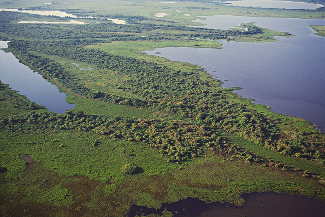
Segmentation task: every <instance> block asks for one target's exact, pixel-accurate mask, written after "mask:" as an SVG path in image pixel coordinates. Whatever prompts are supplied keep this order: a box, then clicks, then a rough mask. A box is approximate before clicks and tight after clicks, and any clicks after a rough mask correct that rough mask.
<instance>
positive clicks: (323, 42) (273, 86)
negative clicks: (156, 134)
mask: <svg viewBox="0 0 325 217" xmlns="http://www.w3.org/2000/svg"><path fill="white" fill-rule="evenodd" d="M204 18H205V20H202V21H200V22H201V23H203V24H205V26H204V27H207V28H214V29H226V28H230V27H234V26H238V25H240V24H241V23H248V22H256V25H257V26H260V27H264V28H268V29H271V30H276V31H281V32H289V33H291V34H293V35H294V36H293V37H279V41H278V42H267V43H248V42H233V41H230V42H227V41H222V43H223V49H208V48H186V47H181V48H158V49H155V50H153V51H146V53H147V54H150V55H157V56H161V57H165V58H168V59H170V60H174V61H182V62H189V63H192V64H196V65H199V66H202V67H203V68H204V69H205V70H206V71H207V72H208V73H209V74H211V75H212V76H213V77H215V78H217V79H218V80H221V81H223V82H224V84H223V86H224V87H235V86H239V87H242V88H243V89H242V90H239V91H236V93H238V94H239V95H241V96H243V97H245V98H253V99H255V102H256V103H259V104H264V105H267V106H270V107H271V109H272V110H273V111H275V112H277V113H280V114H285V115H291V116H298V117H301V118H304V119H306V120H309V121H312V122H314V123H316V125H318V126H320V127H321V128H322V131H324V130H325V55H324V51H325V37H321V36H317V35H315V32H314V30H312V28H311V27H310V25H325V20H322V19H319V20H311V19H310V20H309V19H293V18H266V17H240V16H230V15H216V16H211V17H204Z"/></svg>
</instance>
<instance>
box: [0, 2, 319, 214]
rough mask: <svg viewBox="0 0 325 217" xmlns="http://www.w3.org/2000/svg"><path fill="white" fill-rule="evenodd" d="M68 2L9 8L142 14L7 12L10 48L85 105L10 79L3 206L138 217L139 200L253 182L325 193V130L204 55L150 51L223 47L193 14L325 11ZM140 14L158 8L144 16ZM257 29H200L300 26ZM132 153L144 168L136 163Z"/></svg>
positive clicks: (203, 193) (229, 195) (227, 195)
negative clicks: (39, 99)
mask: <svg viewBox="0 0 325 217" xmlns="http://www.w3.org/2000/svg"><path fill="white" fill-rule="evenodd" d="M64 2H65V3H66V4H63V1H60V0H59V1H56V4H54V3H53V4H51V5H44V4H43V2H41V3H40V2H37V1H19V2H17V3H16V2H13V3H11V4H7V3H2V4H1V7H4V6H6V7H18V6H20V7H34V9H35V8H36V9H37V8H42V9H51V10H52V9H64V10H66V11H67V12H73V13H76V14H83V15H85V14H87V15H96V16H97V15H102V16H103V15H108V16H112V17H115V18H120V19H123V18H125V19H129V20H131V21H132V22H133V23H132V24H128V25H122V26H116V25H114V24H112V23H110V22H106V21H105V22H104V21H103V22H102V23H101V25H97V23H96V21H95V20H93V21H92V22H91V23H90V24H88V25H87V26H81V27H80V26H78V27H76V26H65V27H60V26H45V25H38V26H33V25H28V26H26V25H25V26H22V25H20V26H18V25H17V24H16V21H17V20H19V19H21V18H22V17H19V15H17V16H18V17H17V16H16V15H8V16H6V17H2V19H7V20H5V21H4V22H2V23H1V25H2V27H3V28H4V29H5V28H6V32H3V33H1V35H0V36H1V37H2V38H8V39H10V40H12V41H13V42H12V43H11V45H10V46H9V50H10V51H12V52H13V53H14V54H15V55H16V57H18V58H19V59H20V60H21V61H22V62H24V63H25V64H28V65H29V66H30V67H31V68H33V69H35V70H37V71H39V72H40V73H42V75H43V76H44V77H46V78H48V79H49V80H50V81H52V82H53V83H55V84H57V85H58V86H59V87H60V88H61V89H62V90H63V91H65V92H66V93H67V101H69V102H70V103H74V104H75V105H76V108H75V109H73V110H71V111H67V112H66V113H65V114H54V113H52V112H49V111H47V110H46V109H44V108H43V107H41V106H39V105H36V104H35V103H32V102H29V101H28V99H27V98H26V97H23V96H21V95H19V94H18V93H16V92H15V91H13V90H10V89H9V88H8V86H7V85H5V84H2V83H0V99H1V106H0V112H1V117H0V123H1V124H0V181H1V183H2V184H1V186H0V194H1V198H3V200H1V201H0V206H1V207H2V209H1V211H0V215H3V216H21V215H24V216H28V215H34V216H35V215H37V216H82V215H85V216H105V215H109V216H126V215H127V213H128V211H129V209H130V207H131V205H132V204H136V205H138V206H147V207H151V208H159V207H160V206H161V205H162V204H163V203H171V202H176V201H179V200H181V199H184V198H187V197H193V198H199V199H201V200H203V201H205V202H215V201H219V202H231V203H233V204H236V205H242V204H243V203H244V200H243V199H242V198H241V195H242V194H243V193H250V192H266V191H275V192H282V193H287V194H294V195H303V196H308V197H314V198H318V199H320V200H323V201H325V187H324V183H325V181H324V179H325V174H324V152H325V150H324V143H325V136H324V135H323V134H321V133H320V132H318V131H317V130H315V129H314V128H313V127H312V126H310V125H309V122H307V121H304V120H302V119H299V118H296V117H288V116H283V115H279V114H276V113H274V112H272V111H270V110H269V108H268V107H266V106H263V105H257V104H254V103H252V102H251V101H250V100H249V99H248V100H247V99H243V98H241V97H239V96H238V95H236V94H234V93H233V92H232V91H231V89H224V88H222V87H221V84H220V82H218V81H216V80H214V79H212V78H211V77H210V76H209V75H208V74H206V73H205V72H204V71H203V70H202V69H201V68H200V67H198V66H194V65H191V64H188V63H179V62H173V61H169V60H167V59H164V58H159V57H156V56H148V55H146V54H144V53H143V52H142V51H144V50H151V49H154V48H158V47H179V46H187V47H209V48H215V49H218V48H220V47H221V44H220V42H217V41H215V40H202V39H199V38H200V37H198V38H196V39H193V38H191V37H188V36H189V35H190V34H191V31H192V30H191V29H187V28H182V27H181V24H187V23H189V22H190V20H191V19H193V18H194V16H197V15H212V14H233V15H244V14H245V15H254V16H266V15H270V16H279V17H302V18H309V17H310V16H311V18H319V17H321V16H323V14H324V13H322V12H320V11H296V10H295V11H292V10H289V11H288V10H265V9H250V8H249V9H248V8H247V9H243V8H236V7H226V6H222V5H218V4H215V3H199V2H188V3H185V2H176V3H174V4H165V3H161V2H158V1H148V2H147V1H145V2H130V1H111V2H110V4H109V5H108V4H107V1H96V2H91V3H90V2H89V1H79V2H78V4H77V3H76V2H75V1H70V0H68V1H64ZM217 8H218V9H217ZM176 10H177V11H176ZM156 13H167V14H169V15H167V16H165V17H163V18H158V17H155V16H154V15H155V14H156ZM186 14H190V16H185V15H186ZM128 15H131V17H129V16H128ZM139 15H141V16H145V17H147V18H148V19H144V18H135V17H134V16H139ZM22 16H23V19H26V18H29V17H31V18H32V19H34V20H38V19H42V18H38V17H35V16H30V15H22ZM46 19H47V20H48V21H51V20H56V19H57V18H50V17H47V18H46ZM8 23H9V24H8ZM144 24H148V26H149V27H148V26H146V25H144ZM174 24H175V26H173V25H174ZM155 25H166V26H167V27H166V26H163V27H164V29H162V28H161V26H159V28H156V26H155ZM246 25H251V24H246ZM35 27H37V28H35ZM251 27H252V28H255V27H254V26H251ZM17 28H19V31H18V32H17V31H16V30H17ZM256 30H258V32H255V33H253V32H252V33H250V34H247V35H239V36H238V33H236V32H235V33H234V32H221V33H220V32H213V33H209V31H206V30H200V31H201V32H199V33H200V36H202V37H203V36H204V37H207V38H208V37H212V36H215V35H216V34H220V35H222V34H233V35H231V37H230V38H227V37H224V38H223V39H224V40H226V39H229V40H242V41H251V42H263V41H268V40H274V38H273V37H274V36H275V35H282V36H285V35H287V34H286V33H279V32H273V31H271V30H265V29H258V28H257V29H256ZM81 33H82V34H81ZM236 34H237V35H236ZM162 35H163V36H166V35H168V38H167V37H166V38H159V37H160V36H162ZM141 36H148V37H147V38H148V39H144V38H142V37H141ZM222 37H223V36H222ZM113 39H114V40H113ZM73 63H77V64H78V65H79V67H81V68H88V67H91V70H80V69H79V67H77V66H76V65H75V64H73ZM126 165H134V170H132V171H131V172H130V173H128V172H125V170H124V168H125V167H126Z"/></svg>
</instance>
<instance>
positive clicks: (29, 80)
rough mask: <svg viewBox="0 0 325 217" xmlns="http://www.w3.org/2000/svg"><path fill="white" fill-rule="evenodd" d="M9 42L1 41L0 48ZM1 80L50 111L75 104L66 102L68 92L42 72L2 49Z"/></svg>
mask: <svg viewBox="0 0 325 217" xmlns="http://www.w3.org/2000/svg"><path fill="white" fill-rule="evenodd" d="M6 47H7V42H4V41H0V48H6ZM0 80H1V81H2V83H5V84H9V87H10V88H11V89H13V90H16V91H18V92H19V93H20V94H21V95H25V96H26V97H27V98H28V99H29V100H30V101H32V102H36V103H37V104H39V105H43V106H45V107H46V108H47V109H48V110H49V111H52V112H56V113H61V114H62V113H64V112H65V111H66V110H69V109H73V108H74V105H73V104H69V103H67V102H66V100H65V98H66V94H65V93H63V92H60V91H59V89H58V87H57V86H55V85H53V84H51V83H50V82H48V81H47V80H45V79H44V78H43V77H42V76H41V75H40V74H38V73H37V72H34V71H32V70H31V69H30V68H28V67H27V66H25V65H24V64H22V63H20V62H19V61H18V59H16V57H15V56H14V55H13V54H12V53H6V52H5V51H3V50H1V49H0Z"/></svg>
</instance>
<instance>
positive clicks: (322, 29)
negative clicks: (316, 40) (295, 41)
mask: <svg viewBox="0 0 325 217" xmlns="http://www.w3.org/2000/svg"><path fill="white" fill-rule="evenodd" d="M311 27H312V28H313V29H314V30H315V31H316V32H317V33H316V34H317V35H320V36H325V26H311Z"/></svg>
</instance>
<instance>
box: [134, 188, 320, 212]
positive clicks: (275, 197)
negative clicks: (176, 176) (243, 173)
mask: <svg viewBox="0 0 325 217" xmlns="http://www.w3.org/2000/svg"><path fill="white" fill-rule="evenodd" d="M243 198H244V199H245V205H244V206H241V207H238V206H235V205H233V204H230V203H223V204H222V203H218V202H217V203H205V202H203V201H200V200H199V199H194V198H187V199H184V200H181V201H178V202H175V203H170V204H163V205H162V207H161V208H160V209H155V208H147V207H141V206H136V205H133V206H132V207H131V209H130V211H129V213H128V217H135V216H141V215H150V214H153V213H154V214H158V215H159V214H161V213H163V211H164V210H167V211H169V212H172V213H174V215H173V216H174V217H243V216H247V217H261V216H263V217H275V216H276V217H307V216H323V215H324V213H325V203H324V202H323V201H321V200H317V199H314V198H307V197H301V196H295V195H286V194H278V193H274V192H265V193H250V194H244V195H243Z"/></svg>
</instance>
